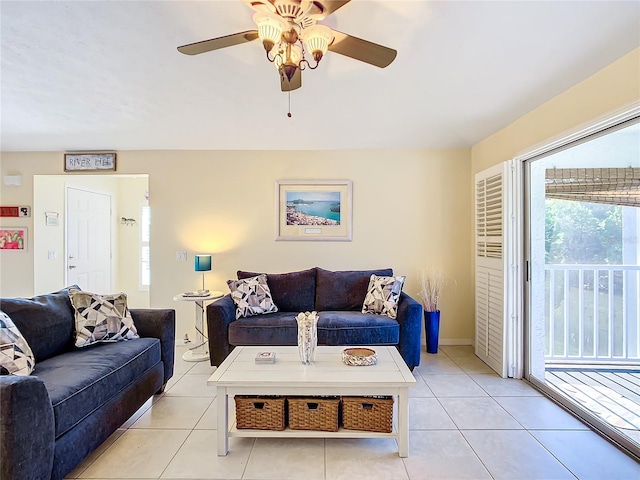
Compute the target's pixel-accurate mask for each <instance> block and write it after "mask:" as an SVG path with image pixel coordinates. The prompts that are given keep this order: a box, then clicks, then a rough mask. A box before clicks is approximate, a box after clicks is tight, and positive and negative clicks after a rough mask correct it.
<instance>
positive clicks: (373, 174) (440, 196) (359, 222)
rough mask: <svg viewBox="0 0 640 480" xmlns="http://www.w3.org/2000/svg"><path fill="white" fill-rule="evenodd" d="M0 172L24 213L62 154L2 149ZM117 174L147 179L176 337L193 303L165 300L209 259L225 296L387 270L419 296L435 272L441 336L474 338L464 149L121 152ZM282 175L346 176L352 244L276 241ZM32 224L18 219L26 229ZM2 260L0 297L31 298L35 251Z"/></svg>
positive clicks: (158, 297) (187, 324)
mask: <svg viewBox="0 0 640 480" xmlns="http://www.w3.org/2000/svg"><path fill="white" fill-rule="evenodd" d="M1 170H2V175H4V174H6V173H9V172H19V173H21V174H22V175H23V185H22V186H21V187H10V188H9V187H5V188H3V189H2V194H1V195H2V196H1V200H2V204H3V205H11V204H24V205H31V204H32V202H33V200H32V199H33V181H32V177H33V175H34V174H60V173H62V172H61V170H62V154H61V153H60V152H48V153H41V152H36V153H33V152H28V153H27V152H21V153H4V154H3V156H2V163H1ZM118 173H119V174H139V173H148V174H149V192H150V199H149V200H150V205H151V216H152V222H151V223H152V228H151V252H152V253H151V262H152V264H151V265H152V267H151V268H152V274H151V275H152V280H151V281H152V285H151V289H150V298H151V306H153V307H170V308H175V309H176V311H177V313H178V332H177V333H178V336H180V337H181V336H182V335H183V334H184V332H186V331H189V332H190V333H193V331H192V322H193V316H194V307H193V305H191V304H190V303H185V302H180V303H178V302H174V301H173V300H172V297H173V296H174V295H175V294H177V293H179V292H182V291H186V290H194V289H197V288H199V285H200V282H201V276H200V274H198V273H196V272H194V271H193V255H194V254H196V253H211V254H213V271H212V272H210V273H208V274H207V275H206V286H207V288H210V289H217V290H222V291H227V287H226V283H225V281H226V280H227V279H229V278H234V277H235V271H236V270H238V269H246V270H256V271H267V272H287V271H292V270H297V269H304V268H309V267H313V266H321V267H323V268H327V269H334V270H338V269H360V268H378V267H387V266H391V267H393V268H394V271H395V272H396V273H397V274H403V275H407V276H408V279H407V284H406V287H405V290H406V291H407V292H408V293H409V294H411V295H413V296H416V293H417V288H418V281H417V273H418V272H419V270H420V269H421V268H423V267H425V266H430V265H431V266H439V267H442V268H443V269H444V270H445V272H446V273H447V275H448V276H449V277H450V278H451V279H453V280H455V283H454V282H450V284H449V286H448V287H447V289H446V291H445V292H444V295H443V299H442V311H443V320H442V326H441V338H442V339H443V342H446V341H447V340H451V341H458V342H460V341H462V342H467V341H469V340H470V339H472V338H473V335H474V333H473V331H474V330H473V329H474V327H473V303H472V294H471V292H472V290H471V277H470V275H469V271H470V270H469V265H470V263H471V253H470V250H469V239H470V238H471V231H470V225H471V211H470V209H469V205H470V203H471V193H470V191H469V189H468V184H469V178H470V174H471V172H470V156H469V151H468V150H442V151H439V150H438V151H419V150H349V151H310V152H307V151H303V152H296V151H286V152H264V151H256V152H253V151H232V152H226V151H130V152H118ZM280 179H349V180H352V181H353V197H354V201H353V241H352V242H276V241H275V182H276V180H280ZM28 220H29V222H21V223H22V224H25V223H27V224H28V226H29V227H30V229H32V226H33V225H32V222H33V218H31V219H28ZM3 224H4V219H3ZM178 250H187V252H188V260H187V261H186V262H182V261H177V260H176V257H175V255H176V251H178ZM0 255H2V256H1V257H0V261H1V262H2V273H1V278H0V295H2V296H8V295H31V294H32V293H33V288H34V278H33V255H32V254H31V252H28V253H27V254H22V255H21V256H17V255H16V256H12V257H9V256H8V255H7V252H0ZM7 265H10V267H11V268H5V266H7Z"/></svg>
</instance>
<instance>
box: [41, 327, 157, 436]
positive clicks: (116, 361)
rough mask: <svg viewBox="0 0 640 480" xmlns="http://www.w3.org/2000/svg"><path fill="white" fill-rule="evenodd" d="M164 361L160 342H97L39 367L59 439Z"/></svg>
mask: <svg viewBox="0 0 640 480" xmlns="http://www.w3.org/2000/svg"><path fill="white" fill-rule="evenodd" d="M158 362H160V341H159V340H158V339H156V338H140V339H137V340H131V341H129V342H117V343H97V344H95V345H91V346H89V347H87V348H83V349H80V350H74V351H72V352H67V353H63V354H61V355H58V356H56V357H53V358H49V359H48V360H45V361H43V362H40V363H39V364H38V377H40V379H41V380H42V381H43V382H44V384H45V386H46V387H47V391H48V392H49V397H50V398H51V404H52V405H53V414H54V418H55V436H56V438H58V437H59V436H60V435H62V434H63V433H65V432H66V431H68V430H70V429H71V428H73V427H74V426H75V425H76V424H78V423H79V422H80V421H82V420H83V419H84V418H85V417H87V416H88V415H90V414H91V413H92V412H94V411H95V410H97V409H98V408H100V406H101V405H103V404H104V403H106V402H108V401H109V400H110V399H111V398H112V397H114V396H116V395H119V393H120V391H121V390H123V389H124V388H126V387H127V386H128V385H129V384H130V383H132V382H135V381H137V380H138V378H139V377H140V376H141V375H142V374H143V373H144V372H146V371H147V370H149V369H150V368H152V367H154V366H155V365H156V364H157V363H158Z"/></svg>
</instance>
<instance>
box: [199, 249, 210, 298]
mask: <svg viewBox="0 0 640 480" xmlns="http://www.w3.org/2000/svg"><path fill="white" fill-rule="evenodd" d="M195 258H196V260H195V270H196V272H202V290H200V293H207V292H208V291H209V290H205V289H204V272H209V271H211V255H196V257H195Z"/></svg>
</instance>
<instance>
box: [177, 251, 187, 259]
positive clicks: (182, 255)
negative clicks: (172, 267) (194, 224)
mask: <svg viewBox="0 0 640 480" xmlns="http://www.w3.org/2000/svg"><path fill="white" fill-rule="evenodd" d="M176 260H182V261H185V262H186V261H187V252H186V251H185V250H178V251H177V252H176Z"/></svg>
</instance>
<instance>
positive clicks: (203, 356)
mask: <svg viewBox="0 0 640 480" xmlns="http://www.w3.org/2000/svg"><path fill="white" fill-rule="evenodd" d="M182 360H184V361H185V362H204V361H205V360H209V354H208V353H206V352H205V353H198V352H194V351H193V350H187V351H186V352H184V353H183V354H182Z"/></svg>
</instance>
